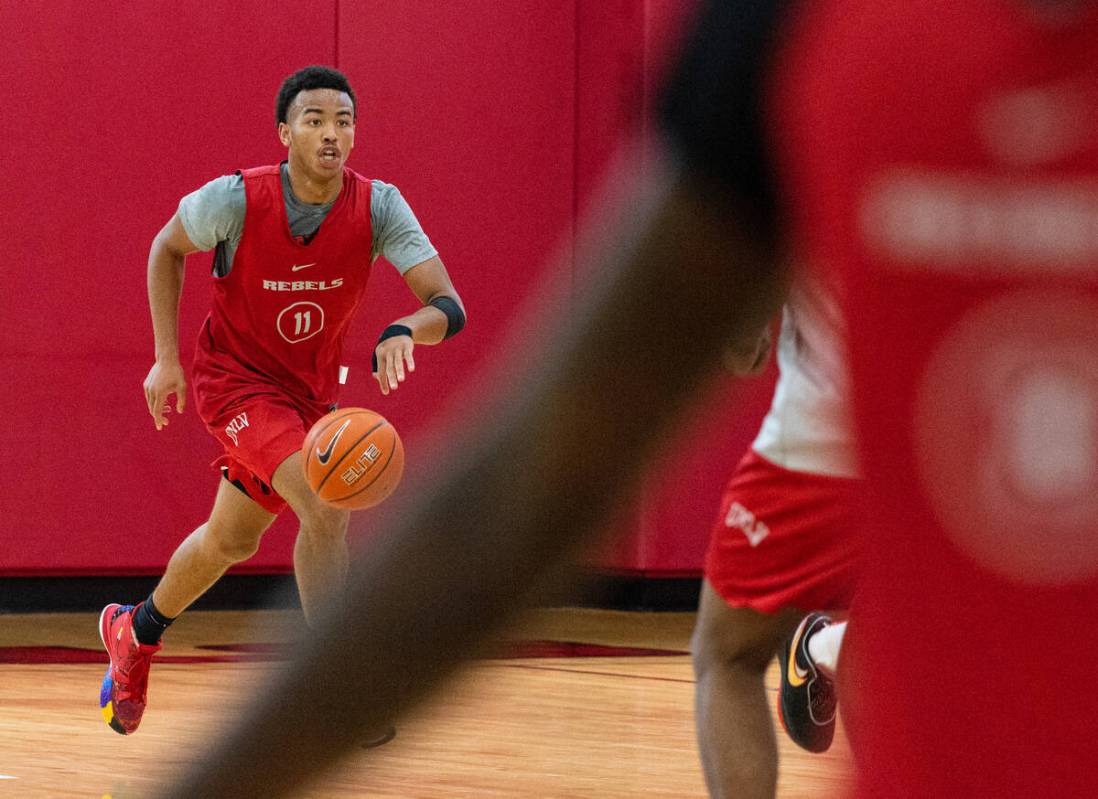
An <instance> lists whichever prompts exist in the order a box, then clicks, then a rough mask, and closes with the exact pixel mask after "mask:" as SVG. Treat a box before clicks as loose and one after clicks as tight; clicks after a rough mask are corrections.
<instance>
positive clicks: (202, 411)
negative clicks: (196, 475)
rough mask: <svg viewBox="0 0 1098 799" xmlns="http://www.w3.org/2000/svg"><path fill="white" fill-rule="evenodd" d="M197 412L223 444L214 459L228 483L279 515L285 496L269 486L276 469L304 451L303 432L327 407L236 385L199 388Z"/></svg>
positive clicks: (283, 506)
mask: <svg viewBox="0 0 1098 799" xmlns="http://www.w3.org/2000/svg"><path fill="white" fill-rule="evenodd" d="M195 394H196V399H197V405H198V414H199V415H200V416H201V417H202V421H203V422H205V423H206V429H207V430H209V431H210V433H212V434H213V436H214V438H216V439H217V440H218V441H220V442H221V445H222V446H223V447H224V448H225V454H224V455H222V456H221V457H220V458H218V459H217V460H216V461H214V463H213V466H214V467H215V468H219V469H221V472H222V474H223V475H224V476H225V478H226V479H227V480H229V482H231V483H233V484H234V485H235V486H236V487H237V488H239V489H241V490H242V491H243V492H244V493H245V494H247V495H248V496H249V497H251V498H252V499H253V500H255V501H256V502H257V503H259V505H261V506H262V507H263V509H264V510H266V511H268V512H269V513H273V514H276V515H277V514H278V513H280V512H282V511H283V510H284V509H285V508H286V500H284V499H283V498H282V497H281V496H279V494H278V492H276V491H275V490H274V488H273V487H272V484H271V478H272V477H273V476H274V473H275V470H276V469H277V468H278V467H279V466H280V465H281V464H282V462H283V461H285V460H286V459H287V458H288V457H290V456H291V455H293V454H294V453H295V452H297V451H298V450H300V449H301V445H302V444H303V443H304V442H305V433H306V432H307V431H308V430H309V428H310V427H312V426H313V424H314V423H315V422H316V420H317V419H319V418H320V417H321V416H323V415H324V414H326V413H328V410H329V409H328V407H327V406H326V405H321V404H319V403H315V402H306V401H302V400H300V399H298V398H291V397H290V396H289V395H287V394H282V393H279V392H277V391H274V390H272V389H271V387H270V386H251V387H248V388H237V389H236V390H234V391H232V392H229V393H228V394H224V393H218V394H216V395H215V396H209V395H203V394H201V393H200V392H198V391H197V390H196V392H195Z"/></svg>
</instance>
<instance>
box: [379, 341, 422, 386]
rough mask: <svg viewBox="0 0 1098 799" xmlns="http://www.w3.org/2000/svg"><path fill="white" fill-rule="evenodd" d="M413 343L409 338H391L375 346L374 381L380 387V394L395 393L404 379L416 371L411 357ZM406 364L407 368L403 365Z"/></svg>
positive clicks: (413, 359) (413, 347) (414, 362)
mask: <svg viewBox="0 0 1098 799" xmlns="http://www.w3.org/2000/svg"><path fill="white" fill-rule="evenodd" d="M413 349H415V342H414V341H412V337H411V336H393V337H392V338H387V339H385V340H384V341H382V342H380V343H379V344H378V345H377V348H376V349H375V350H374V355H375V356H376V357H377V371H375V372H374V379H375V380H377V384H378V385H379V386H380V387H381V393H382V394H388V393H389V392H390V391H396V390H397V387H398V386H399V385H400V384H401V383H403V382H404V379H405V377H406V376H407V375H408V374H409V373H411V372H414V371H415V370H416V361H415V358H413V357H412V350H413ZM406 364H407V367H405V365H406Z"/></svg>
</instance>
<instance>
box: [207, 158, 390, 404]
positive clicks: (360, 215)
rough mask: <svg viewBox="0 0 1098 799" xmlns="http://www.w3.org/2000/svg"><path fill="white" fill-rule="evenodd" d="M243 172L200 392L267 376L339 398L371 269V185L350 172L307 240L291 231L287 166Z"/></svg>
mask: <svg viewBox="0 0 1098 799" xmlns="http://www.w3.org/2000/svg"><path fill="white" fill-rule="evenodd" d="M241 174H242V175H243V178H244V188H245V193H246V196H247V204H246V208H247V211H246V214H245V218H244V232H243V235H242V236H241V239H240V245H239V247H238V248H237V251H236V254H235V257H234V261H233V268H232V271H230V272H229V274H228V275H226V276H225V277H215V278H213V287H214V296H213V303H212V306H213V307H212V309H211V311H210V314H209V316H208V317H207V319H206V322H205V324H204V325H203V327H202V331H201V333H200V335H199V341H198V349H197V350H196V353H195V387H196V390H198V391H203V392H211V391H218V390H221V389H223V388H224V387H225V386H226V385H234V386H236V385H240V384H242V383H249V382H264V383H274V384H276V385H278V386H280V387H281V388H282V389H283V390H285V391H288V392H289V393H291V394H293V395H295V396H298V397H301V398H303V399H307V400H312V401H318V402H322V403H334V402H335V400H336V395H337V392H338V372H339V363H340V356H341V353H342V349H343V338H344V335H345V332H346V326H347V323H348V322H349V321H350V320H351V318H352V317H353V315H354V312H355V309H356V308H357V307H358V304H359V302H360V300H361V299H362V296H363V292H364V291H365V288H366V283H367V280H368V278H369V275H370V266H371V257H370V253H371V243H372V230H371V223H370V194H371V182H370V181H369V180H368V179H366V178H364V177H362V176H361V175H358V174H357V173H356V172H354V171H352V170H350V169H344V174H343V190H342V192H341V193H340V195H339V197H338V198H337V199H336V201H335V203H334V204H333V205H332V208H331V210H330V211H329V212H328V215H327V217H326V218H325V219H324V222H323V223H322V224H321V226H320V229H319V230H318V231H317V233H316V234H315V235H314V236H313V237H312V239H311V240H310V241H309V243H308V244H306V243H303V242H302V241H301V240H299V239H297V238H295V237H293V236H292V235H291V234H290V229H289V224H288V221H287V218H286V209H285V202H284V199H283V196H282V181H281V177H280V173H279V167H278V166H269V167H259V168H256V169H247V170H244V171H243V172H242V173H241ZM299 273H304V274H301V275H300V276H299ZM302 278H307V279H302Z"/></svg>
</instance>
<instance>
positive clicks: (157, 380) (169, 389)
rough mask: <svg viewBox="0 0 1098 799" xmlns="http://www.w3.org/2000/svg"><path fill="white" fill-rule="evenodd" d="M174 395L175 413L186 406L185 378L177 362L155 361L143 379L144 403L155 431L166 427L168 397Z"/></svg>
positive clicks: (181, 410) (168, 409) (181, 411)
mask: <svg viewBox="0 0 1098 799" xmlns="http://www.w3.org/2000/svg"><path fill="white" fill-rule="evenodd" d="M172 394H175V412H176V413H183V409H184V408H185V407H186V405H187V376H186V374H185V373H184V371H183V366H182V365H181V364H180V363H179V361H157V362H156V363H154V364H153V366H152V369H150V370H149V374H148V375H147V376H146V377H145V402H147V403H148V404H149V413H150V414H151V415H152V418H153V423H154V424H155V425H156V429H157V430H163V429H164V428H165V427H167V425H168V412H169V411H170V410H171V409H170V408H169V407H168V397H169V396H171V395H172Z"/></svg>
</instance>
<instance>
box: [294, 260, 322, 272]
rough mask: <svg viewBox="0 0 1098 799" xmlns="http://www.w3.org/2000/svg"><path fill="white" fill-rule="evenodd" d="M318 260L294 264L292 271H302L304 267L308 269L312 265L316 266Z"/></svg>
mask: <svg viewBox="0 0 1098 799" xmlns="http://www.w3.org/2000/svg"><path fill="white" fill-rule="evenodd" d="M316 265H317V262H316V261H313V262H312V263H311V264H294V265H293V266H291V267H290V271H291V272H300V271H301V270H302V269H308V268H309V267H310V266H316Z"/></svg>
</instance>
